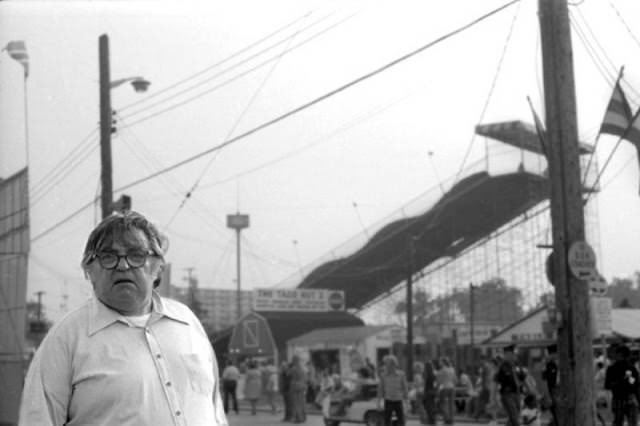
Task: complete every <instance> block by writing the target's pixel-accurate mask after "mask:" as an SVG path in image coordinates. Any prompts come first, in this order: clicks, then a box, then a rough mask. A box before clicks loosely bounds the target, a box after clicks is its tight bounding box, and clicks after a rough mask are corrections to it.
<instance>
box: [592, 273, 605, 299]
mask: <svg viewBox="0 0 640 426" xmlns="http://www.w3.org/2000/svg"><path fill="white" fill-rule="evenodd" d="M589 289H590V290H591V293H593V294H594V295H597V296H602V295H604V294H605V293H606V292H607V280H605V279H604V277H603V276H602V275H600V274H599V273H598V272H596V274H595V276H593V277H591V278H589Z"/></svg>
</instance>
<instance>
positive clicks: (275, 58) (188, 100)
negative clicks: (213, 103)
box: [127, 14, 355, 126]
mask: <svg viewBox="0 0 640 426" xmlns="http://www.w3.org/2000/svg"><path fill="white" fill-rule="evenodd" d="M353 16H355V14H352V15H349V16H347V17H346V18H344V19H342V20H341V21H338V22H337V23H335V24H333V25H331V26H329V27H327V28H325V29H323V30H322V31H320V32H318V33H316V34H314V35H313V36H311V37H308V38H307V39H305V40H303V41H301V42H300V43H298V44H296V45H294V46H292V47H291V48H289V49H287V50H286V51H285V53H289V52H291V51H293V50H295V49H298V48H299V47H301V46H303V45H305V44H307V43H309V42H310V41H312V40H314V39H316V38H318V37H319V36H321V35H323V34H325V33H327V32H328V31H330V30H332V29H334V28H335V27H337V26H338V25H341V24H343V23H344V22H346V21H347V20H348V19H351V18H352V17H353ZM280 56H281V54H279V55H275V56H272V57H270V58H268V59H266V60H264V61H262V62H260V63H259V64H257V65H255V66H253V67H251V68H249V69H247V70H245V71H244V72H241V73H239V74H236V75H235V76H233V77H230V78H228V79H227V80H225V81H223V82H222V83H220V84H218V85H216V86H213V87H211V88H209V89H207V90H205V91H203V92H200V93H198V94H196V95H194V96H191V97H190V98H187V99H185V100H183V101H180V102H177V103H175V104H173V105H170V106H168V107H166V108H164V109H161V110H159V111H156V112H155V113H151V114H149V115H147V116H144V117H142V118H139V119H138V120H135V121H134V122H133V123H132V124H130V125H131V126H134V125H136V124H139V123H142V122H144V121H147V120H150V119H152V118H154V117H157V116H158V115H161V114H164V113H165V112H169V111H172V110H174V109H176V108H178V107H181V106H184V105H186V104H188V103H190V102H193V101H195V100H197V99H200V98H201V97H203V96H205V95H208V94H209V93H212V92H214V91H216V90H218V89H220V88H221V87H224V86H226V85H228V84H229V83H232V82H234V81H236V80H238V79H239V78H241V77H244V76H246V75H248V74H250V73H252V72H253V71H255V70H258V69H260V68H262V67H263V66H265V65H267V64H268V63H269V62H272V61H274V60H277V59H278V58H279V57H280ZM222 74H224V71H223V72H221V73H218V74H217V75H216V77H217V76H218V75H222ZM162 103H163V102H158V103H156V104H154V105H153V106H159V105H160V104H162ZM147 109H149V108H145V109H144V110H139V111H134V112H132V113H129V115H127V118H129V117H131V116H133V115H137V114H138V113H139V112H143V111H145V110H147Z"/></svg>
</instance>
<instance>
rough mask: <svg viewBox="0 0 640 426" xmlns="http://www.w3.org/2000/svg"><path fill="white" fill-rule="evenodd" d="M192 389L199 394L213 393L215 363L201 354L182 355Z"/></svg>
mask: <svg viewBox="0 0 640 426" xmlns="http://www.w3.org/2000/svg"><path fill="white" fill-rule="evenodd" d="M180 356H181V357H182V362H183V364H184V366H185V369H186V370H187V374H188V376H189V383H190V384H191V388H192V389H193V390H194V391H196V392H199V393H203V394H211V393H213V362H212V361H211V360H210V359H208V358H205V357H203V356H202V355H200V354H181V355H180Z"/></svg>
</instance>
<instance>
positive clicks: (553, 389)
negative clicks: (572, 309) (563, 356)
mask: <svg viewBox="0 0 640 426" xmlns="http://www.w3.org/2000/svg"><path fill="white" fill-rule="evenodd" d="M557 352H558V347H557V346H556V344H555V343H554V344H552V345H549V346H547V361H546V363H545V366H544V370H542V380H543V381H544V382H545V383H546V384H547V392H548V394H549V409H550V411H551V421H552V426H557V425H558V414H557V411H556V402H557V393H558V360H557Z"/></svg>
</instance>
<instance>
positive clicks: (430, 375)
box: [422, 361, 438, 425]
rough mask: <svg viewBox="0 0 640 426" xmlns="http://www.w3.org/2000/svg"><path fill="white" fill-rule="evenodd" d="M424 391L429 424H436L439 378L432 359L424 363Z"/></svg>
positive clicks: (423, 396) (423, 399)
mask: <svg viewBox="0 0 640 426" xmlns="http://www.w3.org/2000/svg"><path fill="white" fill-rule="evenodd" d="M423 382H424V391H423V394H422V401H423V404H424V410H425V415H426V421H427V424H428V425H435V424H436V412H437V411H436V398H437V395H438V380H437V379H436V374H435V369H434V368H433V363H432V362H431V361H426V362H425V363H424V379H423Z"/></svg>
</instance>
